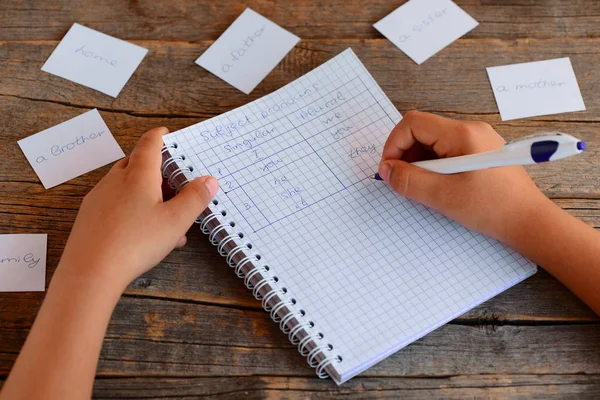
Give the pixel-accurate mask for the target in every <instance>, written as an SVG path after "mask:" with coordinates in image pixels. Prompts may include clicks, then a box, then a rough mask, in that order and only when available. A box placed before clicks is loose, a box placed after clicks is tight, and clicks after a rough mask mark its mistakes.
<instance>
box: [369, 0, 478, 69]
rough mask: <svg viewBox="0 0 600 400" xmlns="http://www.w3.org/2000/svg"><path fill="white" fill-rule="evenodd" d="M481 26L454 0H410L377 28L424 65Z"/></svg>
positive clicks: (376, 26) (415, 60)
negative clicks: (453, 0)
mask: <svg viewBox="0 0 600 400" xmlns="http://www.w3.org/2000/svg"><path fill="white" fill-rule="evenodd" d="M477 25H478V23H477V21H475V20H474V19H473V18H472V17H471V16H470V15H469V14H467V13H466V12H464V11H463V9H462V8H460V7H459V6H457V5H456V4H454V3H453V2H452V1H451V0H410V1H408V2H406V3H405V4H403V5H401V6H400V7H398V8H397V9H395V10H394V11H393V12H392V13H391V14H389V15H388V16H386V17H385V18H383V19H382V20H380V21H379V22H377V23H376V24H375V25H373V26H374V27H375V29H377V30H378V31H379V32H381V34H382V35H383V36H385V37H386V38H388V39H389V40H390V41H391V42H392V43H394V44H395V45H396V46H397V47H398V48H399V49H400V50H402V51H403V52H404V53H405V54H406V55H407V56H409V57H410V58H411V59H412V60H413V61H414V62H416V63H417V64H421V63H423V62H424V61H426V60H427V59H428V58H429V57H431V56H433V55H434V54H436V53H437V52H438V51H440V50H442V49H443V48H444V47H446V46H448V45H449V44H450V43H452V42H454V41H455V40H456V39H458V38H460V37H461V36H463V35H464V34H466V33H467V32H469V31H471V30H472V29H474V28H475V27H476V26H477Z"/></svg>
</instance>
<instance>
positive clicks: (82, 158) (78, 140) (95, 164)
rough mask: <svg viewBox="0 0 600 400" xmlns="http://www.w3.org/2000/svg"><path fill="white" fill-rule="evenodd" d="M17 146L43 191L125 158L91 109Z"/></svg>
mask: <svg viewBox="0 0 600 400" xmlns="http://www.w3.org/2000/svg"><path fill="white" fill-rule="evenodd" d="M18 143H19V146H20V147H21V150H22V151H23V153H24V154H25V157H27V161H29V164H31V166H32V167H33V169H34V170H35V173H36V174H37V175H38V176H39V177H40V180H41V181H42V184H43V185H44V187H45V188H46V189H49V188H51V187H53V186H56V185H59V184H61V183H63V182H66V181H68V180H69V179H73V178H75V177H77V176H79V175H83V174H85V173H86V172H89V171H92V170H94V169H96V168H100V167H102V166H104V165H106V164H109V163H111V162H113V161H116V160H118V159H119V158H123V157H124V156H125V154H123V151H122V150H121V148H120V147H119V144H118V143H117V141H116V140H115V138H114V137H113V136H112V134H111V133H110V131H109V130H108V127H107V126H106V124H105V123H104V121H103V120H102V117H101V116H100V113H99V112H98V110H95V109H94V110H91V111H88V112H86V113H84V114H81V115H79V116H77V117H75V118H73V119H70V120H68V121H66V122H63V123H62V124H58V125H56V126H53V127H52V128H49V129H46V130H44V131H41V132H39V133H36V134H35V135H32V136H29V137H27V138H25V139H22V140H19V142H18Z"/></svg>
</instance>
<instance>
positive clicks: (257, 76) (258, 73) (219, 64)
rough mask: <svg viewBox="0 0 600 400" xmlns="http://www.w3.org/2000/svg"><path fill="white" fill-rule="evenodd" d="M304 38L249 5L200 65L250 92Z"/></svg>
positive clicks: (243, 90) (202, 58)
mask: <svg viewBox="0 0 600 400" xmlns="http://www.w3.org/2000/svg"><path fill="white" fill-rule="evenodd" d="M299 41H300V38H299V37H298V36H296V35H294V34H292V33H290V32H288V31H286V30H285V29H283V28H281V27H280V26H279V25H277V24H275V23H273V22H271V21H269V20H268V19H266V18H265V17H263V16H262V15H260V14H258V13H257V12H255V11H253V10H251V9H250V8H246V10H245V11H244V12H243V13H242V14H241V15H240V16H239V17H238V18H237V19H236V20H235V21H234V22H233V24H231V26H230V27H229V28H227V30H226V31H225V32H223V34H222V35H221V37H219V38H218V39H217V40H216V41H215V43H213V45H212V46H210V47H209V48H208V50H206V51H205V52H204V53H203V54H202V55H201V56H200V57H199V58H198V59H197V60H196V64H198V65H200V66H201V67H203V68H205V69H207V70H208V71H210V72H212V73H213V74H215V75H216V76H218V77H219V78H221V79H223V80H224V81H225V82H227V83H229V84H230V85H232V86H234V87H235V88H237V89H239V90H241V91H242V92H244V93H246V94H249V93H250V92H252V90H254V88H255V87H256V86H257V85H258V84H259V83H260V82H261V81H262V80H263V79H264V78H265V76H267V75H268V74H269V72H271V71H272V70H273V68H275V67H276V66H277V64H279V62H280V61H281V60H282V59H283V57H285V55H286V54H287V53H289V51H290V50H291V49H292V48H293V47H294V46H295V45H296V43H298V42H299Z"/></svg>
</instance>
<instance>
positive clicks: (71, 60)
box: [42, 24, 148, 97]
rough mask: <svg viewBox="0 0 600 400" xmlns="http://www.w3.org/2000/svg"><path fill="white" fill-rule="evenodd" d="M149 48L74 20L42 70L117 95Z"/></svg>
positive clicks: (110, 94) (113, 95)
mask: <svg viewBox="0 0 600 400" xmlns="http://www.w3.org/2000/svg"><path fill="white" fill-rule="evenodd" d="M147 52H148V50H147V49H144V48H143V47H140V46H136V45H135V44H131V43H129V42H125V41H123V40H121V39H117V38H114V37H112V36H109V35H105V34H104V33H101V32H98V31H95V30H93V29H90V28H86V27H85V26H83V25H79V24H73V26H72V27H71V29H69V31H68V32H67V34H66V35H65V37H64V38H63V40H62V41H61V42H60V43H59V44H58V46H57V47H56V49H54V52H53V53H52V54H51V55H50V57H49V58H48V60H47V61H46V63H45V64H44V66H43V67H42V71H45V72H49V73H51V74H53V75H57V76H60V77H61V78H65V79H68V80H70V81H73V82H75V83H79V84H81V85H84V86H87V87H89V88H92V89H95V90H98V91H99V92H102V93H104V94H107V95H109V96H112V97H117V95H118V94H119V92H121V89H123V86H125V84H126V83H127V81H128V80H129V78H131V75H133V72H134V71H135V70H136V68H137V67H138V65H140V63H141V62H142V59H143V58H144V56H145V55H146V53H147Z"/></svg>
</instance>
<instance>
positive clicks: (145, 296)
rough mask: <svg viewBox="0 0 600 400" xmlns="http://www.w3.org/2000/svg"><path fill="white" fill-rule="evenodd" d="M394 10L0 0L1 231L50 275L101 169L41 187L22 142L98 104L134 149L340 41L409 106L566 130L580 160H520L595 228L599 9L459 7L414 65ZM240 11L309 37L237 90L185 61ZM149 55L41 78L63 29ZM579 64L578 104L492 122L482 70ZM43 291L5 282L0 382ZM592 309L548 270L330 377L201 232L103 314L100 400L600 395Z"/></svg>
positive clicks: (590, 1) (478, 2) (350, 5)
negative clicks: (30, 238)
mask: <svg viewBox="0 0 600 400" xmlns="http://www.w3.org/2000/svg"><path fill="white" fill-rule="evenodd" d="M401 3H403V0H399V1H398V2H389V1H384V0H373V1H370V2H368V4H366V3H365V2H364V1H363V2H359V1H357V0H352V1H346V0H330V1H324V0H323V1H314V2H309V1H288V2H278V1H276V0H249V1H246V2H244V3H243V4H242V3H240V2H235V1H232V0H225V1H221V2H209V1H191V0H177V1H169V2H153V1H149V0H136V1H134V0H132V1H129V2H98V1H96V2H93V1H89V0H75V1H67V0H56V1H53V2H43V3H42V2H36V1H34V0H7V1H3V2H0V112H1V114H2V122H3V123H2V124H1V125H0V150H2V155H3V157H2V158H0V194H1V195H0V232H6V233H32V232H39V233H48V235H49V236H48V240H49V242H48V274H47V280H48V282H49V280H50V279H51V277H52V274H53V272H54V270H55V268H56V264H57V263H58V260H59V258H60V254H61V252H62V249H63V247H64V245H65V243H66V240H67V237H68V233H69V230H70V228H71V226H72V223H73V221H74V219H75V216H76V213H77V209H78V207H79V204H80V202H81V200H82V198H83V196H84V195H85V194H86V193H87V192H88V191H89V190H90V189H91V188H92V187H93V186H94V185H95V184H96V183H97V182H98V181H99V180H100V179H101V177H102V176H103V175H104V174H105V173H106V172H107V171H108V169H109V168H110V166H106V167H103V168H100V169H98V170H95V171H92V172H90V173H88V174H85V175H83V176H81V177H78V178H75V179H73V180H71V181H69V182H67V183H65V184H62V185H59V186H57V187H55V188H52V189H50V190H44V188H43V186H42V185H41V184H40V182H39V180H38V178H37V176H36V175H35V174H34V172H33V170H32V169H31V167H30V166H29V165H28V164H27V161H26V160H25V158H24V156H23V154H22V153H21V152H20V150H19V148H18V146H17V144H16V141H17V140H19V139H21V138H24V137H26V136H29V135H31V134H33V133H36V132H38V131H41V130H43V129H46V128H48V127H50V126H53V125H55V124H58V123H60V122H63V121H64V120H67V119H69V118H72V117H74V116H76V115H79V114H81V113H83V112H85V111H87V110H89V109H92V108H98V109H99V110H100V113H101V114H102V117H103V118H104V120H105V121H106V123H107V125H108V126H109V128H110V129H111V131H112V132H113V134H114V135H115V137H116V139H117V141H118V142H119V144H120V145H121V147H122V148H123V150H124V151H125V152H126V153H128V152H130V151H131V149H132V148H133V146H134V144H135V142H136V141H137V139H138V138H139V137H140V136H141V134H142V133H143V132H145V131H146V130H148V129H150V128H152V127H155V126H161V125H163V126H167V127H169V129H170V130H171V131H174V130H177V129H181V128H183V127H186V126H189V125H192V124H194V123H197V122H199V121H202V120H204V119H207V118H210V117H213V116H215V115H218V114H220V113H223V112H226V111H228V110H231V109H233V108H235V107H238V106H241V105H243V104H246V103H247V102H249V101H251V100H254V99H256V98H259V97H261V96H263V95H265V94H268V93H270V92H272V91H274V90H276V89H278V88H279V87H281V86H282V85H284V84H286V83H288V82H291V81H292V80H294V79H296V78H298V77H299V76H301V75H302V74H304V73H306V72H308V71H310V70H311V69H313V68H315V67H317V66H318V65H319V64H321V63H322V62H324V61H326V60H328V59H329V58H331V57H333V56H334V55H336V54H337V53H339V52H341V51H342V50H344V49H346V48H348V47H351V48H352V49H353V50H354V51H355V52H356V53H357V55H358V56H359V58H360V59H361V60H362V61H363V62H364V64H365V65H366V66H367V68H368V69H369V71H370V72H371V73H372V74H373V76H374V77H375V79H376V80H377V81H378V82H379V84H380V85H381V86H382V88H383V90H384V91H385V92H386V93H387V94H388V96H389V97H390V98H391V100H392V101H393V102H394V104H395V105H396V107H398V109H399V110H400V111H401V112H406V111H408V110H411V109H420V110H423V111H431V112H436V113H438V114H440V115H444V116H447V117H451V118H458V119H476V120H482V121H486V122H489V123H490V124H492V125H493V126H494V127H495V128H496V130H497V131H498V132H499V133H500V134H501V135H502V136H503V137H504V138H505V139H507V140H511V139H514V138H517V137H521V136H523V135H526V134H529V133H533V132H538V131H546V130H559V131H568V132H571V133H573V134H576V135H577V136H580V137H582V138H583V139H584V140H586V142H588V144H589V150H587V151H586V152H585V153H584V154H583V155H582V156H580V157H577V158H573V159H570V160H568V161H562V162H556V163H552V164H548V165H545V166H543V167H535V166H534V167H531V168H528V171H529V172H530V174H531V176H532V177H533V179H534V181H535V182H536V184H537V185H538V186H539V187H540V188H541V189H542V191H544V193H546V194H547V195H548V196H549V197H551V198H552V199H553V200H554V201H555V202H556V203H557V204H558V205H560V206H561V207H562V208H564V209H565V210H567V211H568V212H569V213H571V214H572V215H574V216H576V217H578V218H581V219H582V220H584V221H585V222H586V223H588V224H590V225H592V226H594V227H595V228H597V229H600V168H599V166H600V161H599V160H600V157H599V153H598V150H597V149H599V148H600V136H599V135H598V128H599V127H600V97H599V96H597V92H598V91H599V90H600V75H599V74H598V72H597V66H598V65H600V52H599V51H598V48H600V2H598V1H595V0H574V1H570V2H565V1H561V0H546V1H542V0H511V1H510V2H506V1H497V0H457V1H456V3H457V4H459V5H460V6H461V7H463V8H464V9H465V10H466V11H467V12H468V13H469V14H471V15H472V16H473V17H474V18H475V19H477V20H478V21H479V22H480V25H479V26H478V27H477V28H476V29H475V30H473V31H472V32H470V33H469V34H468V35H466V37H465V38H463V39H460V40H458V41H457V42H455V43H453V44H452V45H450V46H449V47H448V48H446V49H444V50H443V51H441V52H440V53H439V54H437V55H436V56H434V57H433V58H431V59H430V60H428V61H427V62H426V63H424V64H422V65H420V66H417V65H416V64H414V63H413V62H412V61H411V60H410V59H409V58H408V57H406V56H405V55H404V54H403V53H402V52H400V51H399V50H398V49H396V48H395V47H394V46H393V45H392V44H391V43H390V42H388V41H387V40H385V39H384V38H383V37H382V36H381V35H380V34H379V33H378V32H377V31H376V30H375V29H374V28H373V27H372V24H373V23H374V22H376V21H377V20H379V19H380V18H382V17H383V16H385V15H386V14H387V13H389V12H390V11H392V10H393V9H395V8H396V7H397V6H399V5H400V4H401ZM246 6H249V7H251V8H253V9H254V10H256V11H258V12H260V13H262V14H263V15H265V16H266V17H268V18H270V19H272V20H273V21H275V22H276V23H278V24H280V25H281V26H283V27H284V28H286V29H289V30H290V31H292V32H293V33H295V34H297V35H299V36H300V37H301V38H302V41H301V42H300V43H299V44H298V45H297V46H296V47H295V48H294V49H293V50H292V52H291V53H290V54H289V55H288V56H287V57H286V58H285V59H284V60H283V61H282V62H281V63H280V64H279V65H278V66H277V67H276V68H275V70H274V71H273V72H272V73H270V74H269V75H268V76H267V78H266V79H265V80H264V81H263V82H262V83H261V84H260V85H259V86H258V87H257V89H256V90H254V91H253V92H252V94H251V95H249V96H246V95H244V94H242V93H241V92H239V91H237V90H236V89H234V88H232V87H230V86H229V85H227V84H225V83H224V82H222V81H221V80H219V79H218V78H216V77H215V76H213V75H211V74H209V73H208V72H207V71H205V70H203V69H202V68H200V67H198V66H197V65H195V64H194V60H195V59H196V58H197V57H198V56H199V55H200V54H201V53H202V52H203V51H204V50H205V49H206V48H208V46H210V45H211V44H212V43H213V41H214V40H215V39H216V38H217V37H218V36H219V35H220V34H221V33H222V32H223V30H225V29H226V27H227V26H229V24H230V23H231V22H232V21H233V20H234V19H235V18H236V17H237V16H238V15H239V14H240V13H241V12H242V11H243V9H244V8H245V7H246ZM75 21H76V22H79V23H82V24H84V25H86V26H89V27H91V28H94V29H98V30H100V31H102V32H104V33H107V34H111V35H114V36H117V37H119V38H121V39H125V40H130V41H132V42H134V43H136V44H138V45H141V46H143V47H146V48H148V49H149V50H150V51H149V53H148V55H147V56H146V58H145V59H144V61H143V62H142V64H141V65H140V67H139V68H138V70H137V71H136V72H135V74H134V75H133V77H132V78H131V80H130V81H129V82H128V84H127V85H126V86H125V88H124V90H123V91H122V93H121V94H120V95H119V97H118V98H116V99H113V98H110V97H108V96H105V95H103V94H101V93H98V92H95V91H93V90H91V89H88V88H85V87H83V86H81V85H77V84H74V83H72V82H69V81H67V80H64V79H61V78H58V77H55V76H53V75H50V74H47V73H44V72H42V71H41V70H40V68H41V66H42V64H43V63H44V62H45V60H46V59H47V57H48V56H49V55H50V53H51V52H52V51H53V49H54V48H55V46H56V44H57V43H58V41H59V40H60V39H61V38H62V36H63V35H64V34H65V32H66V31H67V30H68V29H69V27H70V26H71V24H72V23H73V22H75ZM565 56H568V57H570V58H571V61H572V64H573V67H574V70H575V74H576V76H577V78H578V82H579V85H580V87H581V91H582V94H583V98H584V101H585V103H586V108H587V110H586V111H583V112H577V113H567V114H559V115H553V116H545V117H536V118H530V119H525V120H517V121H509V122H502V121H501V120H500V118H499V115H498V110H497V107H496V103H495V101H494V97H493V94H492V92H491V89H490V86H489V82H488V79H487V75H486V72H485V67H488V66H495V65H503V64H510V63H516V62H524V61H533V60H542V59H550V58H556V57H565ZM43 298H44V293H0V387H1V385H2V381H3V379H5V378H6V376H7V374H8V372H9V370H10V368H11V366H12V364H13V363H14V360H15V359H16V356H17V354H18V352H19V349H20V348H21V346H22V344H23V342H24V340H25V338H26V335H27V332H28V330H29V328H30V327H31V324H32V323H33V320H34V317H35V314H36V313H37V311H38V309H39V307H40V305H41V302H42V300H43ZM598 343H600V320H599V319H598V317H597V316H596V315H594V314H593V313H592V312H591V311H590V310H589V308H587V307H586V306H585V305H584V304H582V303H581V302H580V301H579V300H578V299H577V298H576V297H575V296H573V295H572V294H571V293H570V292H569V291H568V290H567V289H566V288H565V287H564V286H562V285H561V284H560V283H558V282H557V281H556V280H555V279H554V278H552V277H551V276H549V275H548V274H547V273H545V272H544V271H540V272H538V274H537V275H535V276H534V277H532V278H530V279H528V280H526V281H525V282H523V283H522V284H519V285H517V286H516V287H514V288H512V289H510V290H508V291H506V292H505V293H503V294H501V295H499V296H497V297H495V298H494V299H492V300H490V301H488V302H486V303H484V304H483V305H481V306H479V307H477V308H475V309H474V310H471V311H469V312H468V313H466V314H464V315H462V316H461V317H459V318H457V319H456V320H454V321H453V322H452V323H450V324H448V325H446V326H444V327H442V328H440V329H438V330H436V331H434V332H433V333H431V334H429V335H427V336H426V337H424V338H422V339H420V340H419V341H417V342H416V343H414V344H413V345H410V346H408V347H407V348H405V349H403V350H401V351H400V352H398V353H397V354H395V355H393V356H392V357H390V358H388V359H387V360H385V361H384V362H382V363H380V364H378V365H376V366H375V367H373V368H371V369H369V370H368V371H367V372H366V373H364V374H363V375H361V376H359V377H357V378H354V379H353V380H351V381H350V382H348V383H346V384H344V385H343V386H341V387H337V386H336V385H335V384H333V383H332V382H331V381H322V380H319V379H316V378H315V377H314V371H313V370H312V369H310V368H309V367H308V366H307V365H306V363H305V360H304V359H303V358H302V357H301V356H299V355H298V353H297V352H296V350H295V349H294V347H293V346H291V345H290V344H289V342H287V339H286V337H285V336H284V335H283V334H282V333H281V332H280V331H278V328H277V326H276V325H274V324H273V323H272V322H270V320H269V318H268V315H267V314H266V313H264V312H263V311H261V310H260V307H259V303H258V302H256V301H255V300H254V299H253V298H252V296H251V295H250V293H249V292H248V291H247V290H246V289H245V287H244V286H243V284H242V282H241V281H240V280H239V279H238V278H236V277H235V275H234V274H233V273H232V272H231V270H230V269H229V268H228V267H227V266H226V264H225V262H224V260H223V259H222V258H221V257H220V256H218V254H217V253H216V250H215V249H214V248H213V247H212V246H210V245H209V244H208V243H207V240H206V238H205V237H204V236H203V235H201V234H200V233H199V232H198V231H197V230H196V229H193V230H192V231H190V233H189V244H188V246H187V247H186V248H184V249H180V250H176V251H174V252H173V253H172V254H170V255H169V256H168V257H167V258H166V259H165V260H164V262H162V263H161V264H160V265H159V266H157V267H156V268H155V269H153V270H151V271H149V272H148V273H147V274H145V275H144V276H142V277H140V278H139V279H137V280H135V281H134V282H133V283H132V284H131V285H130V286H129V287H128V289H127V290H126V292H125V294H124V296H123V298H122V299H121V301H120V302H119V304H118V306H117V309H116V310H115V313H114V315H113V318H112V320H111V323H110V326H109V328H108V332H107V335H106V340H105V343H104V348H103V351H102V355H101V360H100V364H99V369H98V379H97V380H96V385H95V390H94V397H96V398H101V399H121V398H132V399H136V398H162V399H165V398H198V397H216V398H239V397H242V396H244V397H247V398H290V399H296V398H324V399H328V398H332V397H337V396H347V397H357V398H382V397H391V398H398V397H402V398H404V397H410V398H432V397H433V398H448V397H453V398H488V397H502V398H523V397H527V398H544V399H545V398H552V397H556V398H565V397H577V398H596V397H598V396H600V380H599V376H600V350H599V349H600V347H599V346H598Z"/></svg>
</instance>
